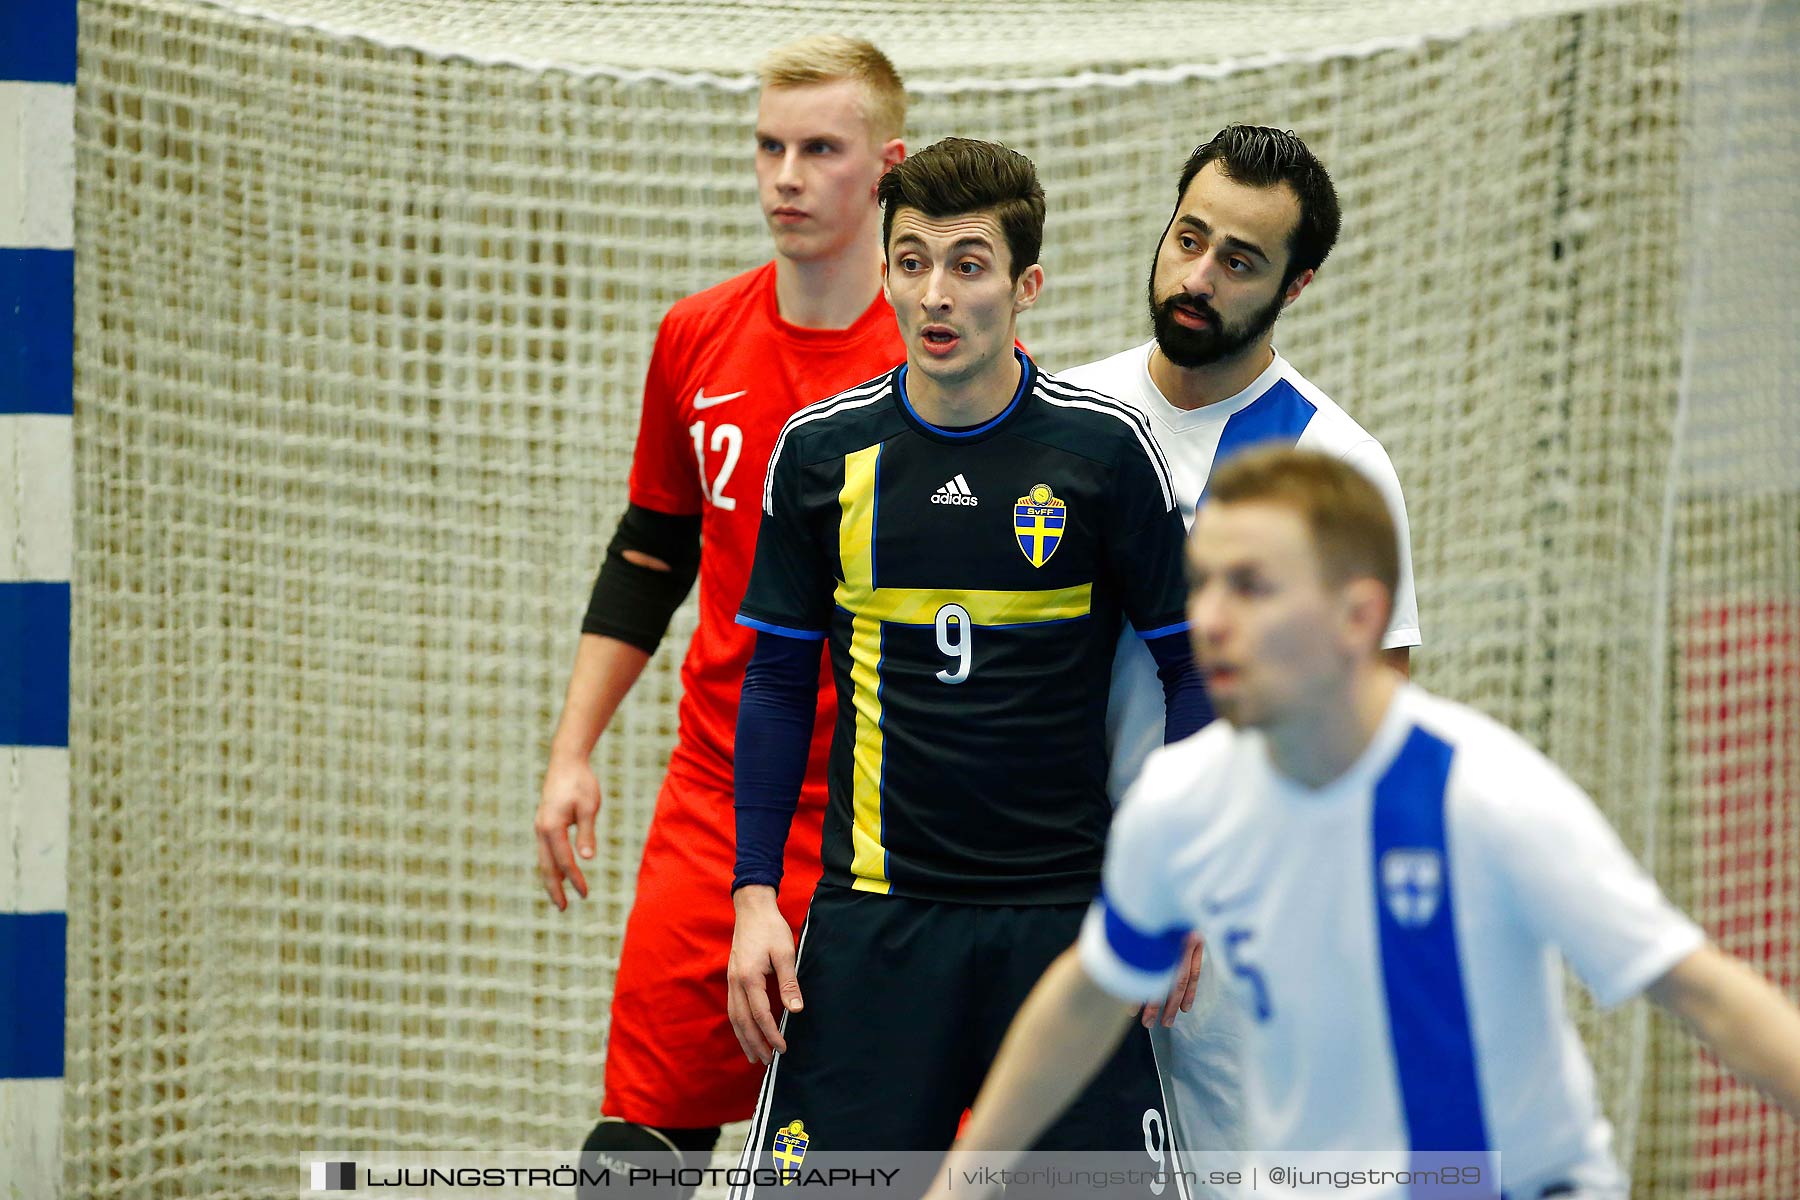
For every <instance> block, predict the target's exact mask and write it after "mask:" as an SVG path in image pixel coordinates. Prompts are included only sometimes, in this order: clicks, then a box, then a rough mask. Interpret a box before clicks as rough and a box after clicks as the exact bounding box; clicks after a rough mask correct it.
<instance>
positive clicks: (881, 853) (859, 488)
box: [838, 445, 894, 895]
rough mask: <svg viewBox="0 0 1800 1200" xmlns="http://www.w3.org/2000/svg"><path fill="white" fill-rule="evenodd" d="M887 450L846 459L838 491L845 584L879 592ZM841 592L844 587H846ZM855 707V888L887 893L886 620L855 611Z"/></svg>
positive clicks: (852, 836)
mask: <svg viewBox="0 0 1800 1200" xmlns="http://www.w3.org/2000/svg"><path fill="white" fill-rule="evenodd" d="M880 457H881V447H880V446H879V445H874V446H870V447H868V448H867V449H866V450H858V451H856V452H855V453H854V454H847V455H845V456H844V486H843V489H842V490H841V491H840V492H839V493H838V504H839V505H840V506H841V508H842V509H843V513H844V515H843V518H842V519H841V520H840V521H839V522H838V556H839V559H840V560H841V561H842V563H843V567H844V577H845V584H846V585H847V586H853V587H856V588H859V589H861V590H862V591H865V592H872V591H874V590H875V540H874V539H875V463H876V460H877V459H879V458H880ZM840 590H841V589H840ZM849 611H850V614H851V617H850V703H851V705H852V707H854V708H855V710H856V743H855V745H854V746H853V747H852V749H851V753H850V800H851V805H850V807H851V823H850V876H851V882H850V886H851V887H852V888H853V889H854V890H856V891H861V892H879V893H881V894H882V895H887V894H889V893H891V892H892V891H893V890H894V885H893V882H892V881H891V880H889V879H888V877H887V847H885V846H883V845H882V844H881V757H882V753H883V751H884V747H883V745H882V737H881V687H880V684H881V621H880V619H879V618H877V617H874V616H863V615H861V614H859V613H857V612H856V610H855V609H850V610H849Z"/></svg>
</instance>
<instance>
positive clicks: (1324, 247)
mask: <svg viewBox="0 0 1800 1200" xmlns="http://www.w3.org/2000/svg"><path fill="white" fill-rule="evenodd" d="M1209 162H1216V163H1218V164H1219V169H1220V170H1221V171H1223V172H1225V174H1226V175H1227V176H1228V177H1229V178H1231V179H1232V180H1234V181H1235V182H1237V183H1241V184H1243V185H1245V186H1246V187H1256V188H1266V187H1274V186H1275V185H1276V184H1280V183H1285V184H1287V185H1288V186H1289V187H1291V188H1293V189H1294V195H1295V196H1297V197H1298V198H1299V200H1300V220H1299V221H1297V222H1296V223H1295V225H1294V231H1293V232H1292V233H1290V234H1288V267H1287V274H1285V275H1284V276H1282V279H1281V286H1282V288H1283V289H1284V290H1285V289H1286V288H1287V285H1288V284H1290V283H1292V282H1294V280H1296V279H1298V278H1299V277H1300V274H1301V272H1303V271H1313V270H1317V269H1318V266H1319V264H1320V263H1322V262H1324V261H1325V256H1326V255H1328V254H1330V253H1331V247H1332V246H1333V245H1334V244H1336V242H1337V236H1338V228H1339V226H1340V225H1341V224H1342V223H1343V218H1342V214H1341V213H1340V212H1339V211H1338V198H1337V189H1336V188H1335V187H1333V186H1332V185H1331V176H1330V175H1328V174H1326V173H1325V164H1324V163H1322V162H1320V161H1319V160H1318V158H1317V157H1316V156H1314V154H1313V152H1312V151H1311V150H1309V149H1307V146H1306V143H1305V142H1303V141H1301V140H1300V138H1299V137H1298V136H1297V135H1296V134H1295V133H1294V132H1293V131H1292V130H1281V129H1270V128H1269V127H1268V126H1267V125H1227V126H1226V127H1225V128H1223V129H1221V130H1219V132H1218V133H1216V134H1214V135H1213V139H1212V141H1210V142H1206V143H1203V144H1202V145H1199V146H1196V147H1194V152H1193V153H1192V154H1190V155H1188V160H1187V165H1186V166H1184V167H1182V168H1181V184H1180V186H1179V187H1177V188H1176V189H1175V204H1176V206H1177V207H1179V206H1180V204H1181V198H1182V197H1183V196H1185V195H1187V190H1188V184H1190V183H1192V182H1194V176H1196V175H1198V174H1199V173H1200V169H1201V168H1202V167H1204V166H1206V164H1207V163H1209Z"/></svg>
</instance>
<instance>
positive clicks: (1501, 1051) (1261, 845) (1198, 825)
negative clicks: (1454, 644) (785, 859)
mask: <svg viewBox="0 0 1800 1200" xmlns="http://www.w3.org/2000/svg"><path fill="white" fill-rule="evenodd" d="M1193 929H1198V930H1199V931H1200V932H1201V933H1202V934H1203V936H1204V937H1205V938H1206V941H1207V948H1208V956H1209V958H1214V959H1215V961H1217V962H1219V964H1220V965H1221V966H1223V967H1224V968H1225V970H1224V971H1223V972H1221V974H1222V975H1224V976H1226V982H1225V989H1226V992H1227V997H1228V1001H1227V1002H1228V1004H1231V1005H1232V1007H1236V1008H1238V1009H1240V1010H1241V1011H1243V1012H1245V1013H1247V1014H1249V1016H1250V1019H1249V1021H1248V1022H1247V1026H1248V1035H1247V1036H1246V1038H1245V1041H1244V1045H1243V1050H1242V1059H1243V1062H1242V1065H1243V1068H1244V1084H1243V1087H1244V1096H1243V1101H1244V1105H1245V1111H1246V1113H1247V1124H1248V1127H1249V1129H1248V1142H1249V1145H1250V1146H1251V1147H1253V1148H1254V1149H1255V1151H1256V1152H1258V1153H1267V1152H1279V1151H1282V1150H1344V1151H1384V1152H1387V1153H1389V1154H1390V1155H1392V1156H1394V1157H1395V1158H1396V1160H1397V1161H1398V1163H1399V1165H1400V1166H1402V1167H1404V1166H1405V1164H1406V1162H1407V1161H1414V1162H1416V1161H1418V1159H1417V1158H1416V1157H1415V1158H1412V1159H1410V1160H1409V1159H1408V1158H1407V1156H1408V1155H1415V1156H1416V1155H1418V1154H1421V1153H1423V1152H1427V1151H1433V1150H1447V1151H1475V1150H1489V1151H1498V1152H1499V1153H1500V1155H1501V1167H1502V1169H1503V1171H1504V1172H1505V1182H1506V1190H1507V1193H1508V1195H1512V1196H1518V1195H1537V1194H1539V1191H1540V1190H1541V1189H1542V1188H1544V1187H1546V1186H1552V1185H1556V1184H1562V1183H1568V1184H1571V1185H1575V1186H1578V1187H1581V1188H1583V1189H1592V1190H1593V1191H1595V1192H1598V1193H1601V1194H1605V1193H1608V1192H1610V1191H1611V1190H1613V1189H1617V1188H1620V1187H1622V1186H1623V1181H1622V1177H1621V1175H1620V1172H1619V1169H1618V1167H1617V1166H1616V1164H1615V1163H1614V1161H1613V1158H1612V1154H1611V1148H1610V1142H1611V1130H1610V1128H1609V1126H1608V1125H1607V1123H1606V1121H1605V1119H1604V1118H1603V1117H1602V1116H1601V1114H1600V1110H1599V1106H1598V1104H1597V1102H1596V1099H1595V1093H1594V1076H1593V1072H1592V1070H1591V1068H1590V1066H1589V1064H1588V1061H1587V1058H1586V1055H1585V1054H1584V1052H1583V1050H1582V1047H1581V1044H1580V1041H1579V1039H1578V1038H1577V1036H1576V1032H1575V1028H1574V1026H1573V1024H1572V1023H1571V1022H1570V1020H1569V1017H1568V1015H1567V1013H1566V1012H1565V1011H1564V1007H1563V992H1562V979H1561V965H1560V964H1561V960H1562V959H1564V958H1566V959H1567V960H1568V961H1569V962H1570V964H1571V965H1572V966H1573V967H1574V968H1575V971H1576V973H1577V974H1578V975H1579V976H1580V977H1581V979H1582V980H1583V981H1584V982H1585V983H1586V984H1587V986H1588V987H1589V988H1590V989H1591V990H1592V992H1593V994H1594V996H1595V998H1596V999H1597V1000H1598V1001H1599V1002H1600V1003H1601V1004H1602V1005H1607V1006H1611V1005H1614V1004H1617V1003H1619V1002H1621V1001H1623V1000H1625V999H1627V998H1629V997H1631V996H1634V995H1636V994H1637V993H1638V992H1640V991H1641V990H1642V989H1643V988H1645V987H1646V986H1647V985H1649V984H1650V983H1652V982H1654V981H1655V980H1656V979H1657V978H1659V977H1660V976H1661V975H1663V974H1664V973H1665V972H1667V971H1668V970H1669V969H1670V968H1671V967H1673V966H1674V965H1675V964H1676V963H1678V962H1679V961H1680V960H1681V959H1682V958H1684V957H1686V956H1687V955H1688V954H1690V953H1691V952H1693V951H1694V950H1695V949H1697V948H1699V946H1700V945H1701V943H1702V941H1703V937H1702V934H1701V932H1700V930H1699V929H1698V928H1697V927H1696V926H1695V925H1694V924H1693V922H1691V921H1689V920H1688V919H1687V918H1686V917H1685V916H1684V915H1682V914H1681V913H1680V912H1679V911H1677V910H1676V909H1674V908H1673V907H1672V906H1671V905H1670V904H1669V903H1668V902H1667V900H1665V899H1664V897H1663V895H1662V893H1661V892H1660V891H1659V890H1658V888H1657V886H1656V884H1655V882H1654V881H1653V880H1652V879H1651V878H1650V877H1649V876H1648V875H1647V874H1646V873H1645V872H1644V871H1643V870H1642V869H1641V868H1640V867H1639V866H1638V864H1637V863H1636V862H1635V861H1634V860H1633V859H1632V857H1631V855H1630V853H1629V852H1628V851H1627V850H1626V849H1625V847H1624V845H1623V844H1622V843H1621V842H1620V841H1619V839H1618V837H1617V835H1616V834H1615V833H1614V832H1613V830H1612V829H1611V827H1610V826H1608V825H1607V823H1606V821H1605V819H1604V818H1603V817H1602V816H1601V815H1600V813H1599V811H1598V810H1597V809H1596V808H1595V807H1594V805H1593V803H1592V801H1590V800H1589V799H1588V797H1587V795H1586V794H1585V793H1583V792H1582V790H1581V789H1580V788H1579V787H1577V786H1576V785H1575V784H1574V783H1573V782H1572V781H1571V780H1570V779H1569V778H1568V777H1567V776H1565V775H1564V774H1563V773H1562V772H1561V771H1560V770H1558V769H1557V768H1556V766H1555V765H1554V764H1552V763H1551V762H1549V760H1547V759H1546V758H1545V757H1544V756H1543V755H1541V754H1539V753H1538V752H1537V751H1536V750H1535V749H1533V748H1532V747H1531V746H1530V745H1529V744H1527V743H1526V742H1525V741H1524V740H1523V739H1522V738H1520V737H1519V736H1518V735H1516V734H1514V733H1513V732H1511V731H1510V730H1508V729H1506V728H1504V727H1503V726H1501V725H1499V724H1497V723H1496V722H1494V721H1492V720H1490V719H1489V718H1487V717H1485V716H1482V715H1481V714H1479V713H1477V712H1475V711H1473V710H1471V709H1469V708H1465V707H1463V706H1462V705H1459V704H1455V703H1452V702H1450V701H1447V700H1443V699H1440V698H1438V697H1435V696H1432V695H1430V694H1429V693H1427V692H1425V691H1423V690H1422V689H1420V688H1417V687H1415V686H1412V685H1402V686H1401V688H1400V689H1399V691H1398V692H1397V694H1396V696H1395V699H1394V701H1393V703H1392V704H1391V706H1390V708H1389V710H1388V712H1387V714H1386V715H1385V717H1384V719H1383V721H1382V724H1381V726H1380V729H1379V730H1378V732H1377V733H1376V735H1375V737H1374V738H1373V740H1372V741H1371V743H1370V745H1369V746H1368V748H1367V749H1366V750H1365V751H1364V753H1363V754H1362V755H1361V756H1360V757H1359V759H1358V760H1357V762H1356V763H1355V764H1354V765H1353V766H1352V767H1351V768H1350V769H1349V770H1348V771H1346V772H1345V773H1344V774H1343V775H1341V776H1340V777H1339V778H1338V779H1337V780H1335V781H1334V782H1332V783H1330V784H1328V785H1326V786H1325V787H1323V788H1319V789H1308V788H1305V787H1303V786H1301V785H1299V784H1297V783H1294V782H1293V781H1291V780H1289V779H1287V778H1285V777H1284V776H1282V775H1280V774H1279V773H1278V772H1277V771H1276V770H1275V769H1274V767H1273V765H1272V764H1271V762H1270V760H1269V756H1268V751H1267V747H1266V743H1265V742H1264V739H1263V737H1262V735H1261V734H1259V733H1257V732H1255V731H1244V730H1239V729H1236V728H1234V727H1233V726H1232V725H1231V724H1229V723H1228V722H1225V721H1217V722H1214V723H1213V724H1212V725H1211V726H1209V727H1208V728H1207V729H1205V730H1202V731H1201V732H1200V733H1198V734H1195V735H1194V736H1193V737H1191V738H1188V739H1187V740H1185V741H1182V742H1180V743H1177V744H1176V745H1173V746H1169V747H1166V748H1164V749H1162V750H1159V751H1157V752H1156V753H1155V754H1153V755H1152V756H1151V758H1150V761H1149V763H1148V764H1147V765H1146V767H1145V770H1144V773H1143V776H1142V778H1141V779H1140V780H1139V781H1138V783H1137V784H1136V785H1135V786H1134V787H1133V789H1132V791H1131V793H1130V795H1129V796H1128V798H1127V799H1126V801H1125V803H1124V804H1123V806H1122V807H1121V808H1120V810H1119V813H1118V816H1117V818H1116V820H1115V822H1114V825H1113V829H1112V834H1111V839H1110V841H1109V844H1108V848H1107V858H1106V868H1105V876H1104V892H1103V895H1102V897H1101V899H1100V900H1098V901H1096V903H1095V905H1094V907H1093V910H1092V911H1091V912H1090V913H1089V915H1088V919H1087V922H1086V924H1085V925H1084V927H1083V930H1082V936H1081V959H1082V962H1083V963H1084V964H1085V965H1086V967H1087V970H1088V972H1089V973H1090V974H1091V975H1092V976H1093V977H1094V979H1095V980H1097V981H1098V982H1099V983H1100V984H1101V986H1103V987H1105V988H1106V989H1107V990H1109V991H1111V992H1114V993H1116V994H1117V995H1119V996H1120V997H1122V998H1126V999H1130V1000H1145V999H1150V998H1154V997H1158V996H1161V995H1162V994H1163V993H1164V991H1165V990H1166V988H1167V986H1168V982H1169V978H1170V976H1171V974H1172V970H1173V966H1174V963H1175V957H1176V955H1177V954H1178V953H1179V950H1180V945H1181V939H1182V938H1183V937H1184V936H1185V934H1186V932H1187V931H1189V930H1193ZM1233 1001H1235V1003H1232V1002H1233ZM1372 1165H1380V1164H1372ZM1390 1165H1391V1164H1390ZM1330 1194H1331V1195H1333V1196H1341V1195H1345V1194H1347V1193H1343V1192H1341V1191H1337V1190H1331V1191H1330ZM1352 1194H1360V1195H1365V1196H1371V1197H1372V1196H1387V1195H1393V1196H1403V1195H1405V1189H1403V1188H1402V1189H1399V1190H1398V1191H1394V1190H1383V1189H1380V1188H1377V1189H1373V1190H1369V1191H1366V1192H1362V1193H1352Z"/></svg>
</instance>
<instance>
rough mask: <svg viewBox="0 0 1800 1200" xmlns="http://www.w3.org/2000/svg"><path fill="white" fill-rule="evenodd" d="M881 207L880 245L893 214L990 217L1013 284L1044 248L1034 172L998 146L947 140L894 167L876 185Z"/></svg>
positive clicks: (1041, 192) (1012, 152) (1040, 195)
mask: <svg viewBox="0 0 1800 1200" xmlns="http://www.w3.org/2000/svg"><path fill="white" fill-rule="evenodd" d="M875 197H876V199H878V200H879V201H880V202H881V207H882V210H883V211H882V214H881V244H882V246H883V247H884V253H885V247H886V246H887V244H888V241H889V239H890V237H891V235H892V232H893V228H894V213H895V212H896V211H898V210H900V209H902V208H916V209H918V210H919V211H920V212H922V213H924V214H925V215H926V216H928V217H958V216H961V215H963V214H964V213H975V212H988V211H992V212H993V214H994V217H995V219H996V220H998V221H999V223H1000V231H1001V232H1002V233H1003V234H1005V235H1006V249H1007V252H1008V254H1009V255H1010V256H1011V258H1012V263H1011V268H1010V269H1011V274H1012V278H1013V281H1014V282H1015V283H1016V282H1017V281H1018V278H1019V276H1020V275H1022V274H1024V272H1025V268H1026V267H1029V266H1031V265H1032V264H1034V263H1036V262H1037V260H1038V251H1039V250H1041V249H1042V248H1043V245H1044V189H1043V186H1042V185H1041V184H1039V183H1038V177H1037V168H1036V167H1034V166H1032V165H1031V160H1030V159H1029V158H1026V157H1025V156H1024V155H1023V154H1020V153H1019V152H1018V151H1017V150H1008V149H1007V148H1006V147H1005V146H1002V145H1000V144H999V143H998V142H978V141H975V140H973V139H971V138H958V137H948V138H945V139H944V140H943V141H941V142H933V143H932V144H931V145H929V146H927V147H925V148H924V149H923V150H921V151H919V152H918V153H917V154H915V155H913V156H912V157H910V158H907V159H906V160H904V161H902V162H900V163H899V164H897V165H896V166H894V167H893V168H892V169H891V170H889V171H888V173H887V174H885V175H883V176H882V177H881V182H880V183H879V184H877V185H876V188H875Z"/></svg>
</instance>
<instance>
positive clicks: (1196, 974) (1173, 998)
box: [1139, 933, 1205, 1029]
mask: <svg viewBox="0 0 1800 1200" xmlns="http://www.w3.org/2000/svg"><path fill="white" fill-rule="evenodd" d="M1204 949H1205V947H1204V946H1203V945H1202V944H1201V942H1200V935H1199V934H1197V933H1190V934H1188V940H1187V949H1185V950H1183V951H1182V954H1181V967H1180V969H1179V970H1177V971H1176V972H1175V979H1174V981H1173V982H1171V983H1170V984H1169V995H1168V998H1167V999H1166V1000H1164V1001H1163V1002H1162V1003H1160V1004H1158V1003H1157V1002H1155V1001H1151V1002H1150V1003H1149V1004H1146V1005H1144V1012H1143V1015H1142V1017H1140V1018H1139V1019H1140V1020H1142V1021H1143V1023H1144V1028H1145V1029H1148V1028H1150V1027H1151V1026H1152V1025H1154V1024H1156V1020H1157V1018H1158V1017H1161V1018H1162V1023H1163V1028H1164V1029H1173V1028H1174V1027H1175V1014H1176V1013H1177V1012H1192V1011H1194V993H1195V991H1196V990H1197V989H1198V987H1199V984H1200V957H1201V952H1202V951H1203V950H1204Z"/></svg>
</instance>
